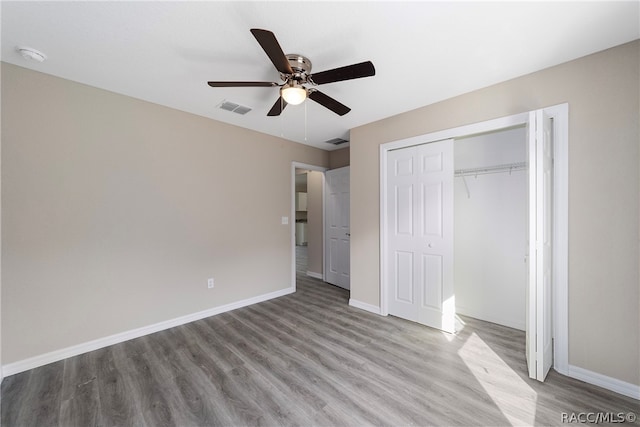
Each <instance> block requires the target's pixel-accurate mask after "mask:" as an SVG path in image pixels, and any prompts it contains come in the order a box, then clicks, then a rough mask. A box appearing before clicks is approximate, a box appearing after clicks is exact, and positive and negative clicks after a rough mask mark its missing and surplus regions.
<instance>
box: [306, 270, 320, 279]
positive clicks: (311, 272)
mask: <svg viewBox="0 0 640 427" xmlns="http://www.w3.org/2000/svg"><path fill="white" fill-rule="evenodd" d="M307 276H309V277H313V278H314V279H320V280H324V277H322V273H316V272H315V271H307Z"/></svg>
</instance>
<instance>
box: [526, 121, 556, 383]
mask: <svg viewBox="0 0 640 427" xmlns="http://www.w3.org/2000/svg"><path fill="white" fill-rule="evenodd" d="M528 156H529V257H528V258H529V265H528V268H529V275H528V283H527V284H528V290H527V291H528V292H527V318H526V321H527V325H526V333H527V336H526V340H527V342H526V345H527V364H528V367H529V377H531V378H535V379H537V380H539V381H544V379H545V377H546V376H547V373H548V372H549V369H550V368H551V365H552V364H553V329H552V316H551V313H552V303H553V301H552V300H551V290H552V289H551V285H552V277H553V276H552V273H553V271H552V265H553V262H552V257H553V253H552V236H553V221H552V212H553V206H552V201H553V197H552V196H553V194H552V188H553V147H552V130H551V119H550V118H549V117H548V116H546V115H545V114H544V112H543V111H542V110H538V111H532V112H531V113H530V116H529V147H528Z"/></svg>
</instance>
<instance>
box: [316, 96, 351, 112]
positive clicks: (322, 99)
mask: <svg viewBox="0 0 640 427" xmlns="http://www.w3.org/2000/svg"><path fill="white" fill-rule="evenodd" d="M309 98H311V99H312V100H314V101H316V102H317V103H318V104H320V105H322V106H323V107H327V108H328V109H329V110H331V111H333V112H334V113H336V114H337V115H339V116H344V115H345V114H347V113H348V112H349V111H351V108H349V107H347V106H346V105H344V104H341V103H339V102H338V101H336V100H335V99H333V98H331V97H330V96H328V95H325V94H324V93H322V92H320V91H319V90H310V91H309Z"/></svg>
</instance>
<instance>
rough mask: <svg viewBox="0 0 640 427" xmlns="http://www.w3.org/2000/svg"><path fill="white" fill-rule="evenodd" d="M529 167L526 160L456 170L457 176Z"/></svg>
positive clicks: (510, 170)
mask: <svg viewBox="0 0 640 427" xmlns="http://www.w3.org/2000/svg"><path fill="white" fill-rule="evenodd" d="M526 168H527V163H526V162H520V163H509V164H506V165H496V166H487V167H483V168H471V169H458V170H456V171H455V176H463V177H464V176H476V175H485V174H490V173H501V172H509V173H511V172H513V171H519V170H523V169H526Z"/></svg>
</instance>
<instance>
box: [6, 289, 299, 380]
mask: <svg viewBox="0 0 640 427" xmlns="http://www.w3.org/2000/svg"><path fill="white" fill-rule="evenodd" d="M293 292H295V288H286V289H282V290H279V291H275V292H270V293H268V294H263V295H258V296H255V297H252V298H248V299H245V300H242V301H237V302H233V303H230V304H226V305H222V306H219V307H214V308H210V309H207V310H203V311H199V312H197V313H192V314H187V315H186V316H181V317H177V318H175V319H170V320H165V321H164V322H159V323H156V324H153V325H149V326H143V327H141V328H137V329H132V330H130V331H126V332H121V333H119V334H115V335H110V336H108V337H104V338H99V339H97V340H93V341H88V342H86V343H82V344H78V345H74V346H71V347H67V348H63V349H60V350H55V351H52V352H50V353H45V354H41V355H39V356H34V357H30V358H28V359H24V360H20V361H18V362H13V363H9V364H6V365H3V366H2V373H3V375H4V376H5V377H8V376H10V375H14V374H17V373H20V372H24V371H28V370H29V369H33V368H37V367H39V366H44V365H47V364H49V363H53V362H57V361H59V360H63V359H66V358H69V357H73V356H77V355H79V354H83V353H88V352H90V351H93V350H98V349H100V348H103V347H108V346H110V345H114V344H118V343H121V342H124V341H128V340H131V339H134V338H139V337H142V336H145V335H149V334H153V333H155V332H160V331H163V330H165V329H169V328H173V327H175V326H180V325H184V324H186V323H191V322H194V321H196V320H200V319H204V318H205V317H210V316H215V315H216V314H221V313H225V312H227V311H231V310H235V309H237V308H242V307H246V306H249V305H253V304H257V303H259V302H263V301H267V300H270V299H273V298H278V297H281V296H284V295H288V294H291V293H293Z"/></svg>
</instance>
